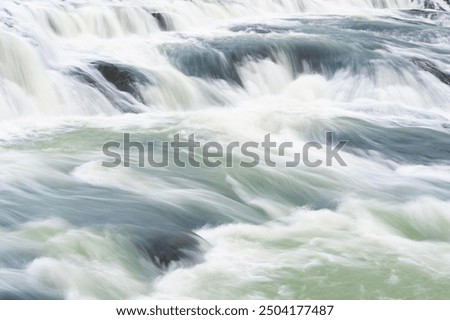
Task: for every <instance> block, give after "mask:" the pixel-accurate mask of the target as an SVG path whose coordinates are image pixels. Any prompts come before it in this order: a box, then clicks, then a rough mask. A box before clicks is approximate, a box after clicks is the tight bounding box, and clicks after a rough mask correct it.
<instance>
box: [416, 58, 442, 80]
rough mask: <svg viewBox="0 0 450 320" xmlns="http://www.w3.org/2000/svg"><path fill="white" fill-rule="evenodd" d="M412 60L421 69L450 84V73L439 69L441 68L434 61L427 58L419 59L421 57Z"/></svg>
mask: <svg viewBox="0 0 450 320" xmlns="http://www.w3.org/2000/svg"><path fill="white" fill-rule="evenodd" d="M412 62H413V63H414V64H415V65H416V66H418V67H419V68H420V69H422V70H424V71H427V72H429V73H431V74H432V75H434V76H435V77H436V78H438V79H439V80H440V81H441V82H443V83H445V84H446V85H449V86H450V74H448V73H445V72H443V71H441V70H439V68H438V67H437V66H436V65H435V64H434V63H433V62H431V61H428V60H425V59H419V58H414V59H412Z"/></svg>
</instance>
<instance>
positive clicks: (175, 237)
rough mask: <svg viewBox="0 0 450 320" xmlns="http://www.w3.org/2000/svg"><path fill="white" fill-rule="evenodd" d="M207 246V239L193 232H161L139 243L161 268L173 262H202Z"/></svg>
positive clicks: (144, 252) (165, 267) (146, 255)
mask: <svg viewBox="0 0 450 320" xmlns="http://www.w3.org/2000/svg"><path fill="white" fill-rule="evenodd" d="M206 246H207V243H206V241H205V240H204V239H203V238H201V237H200V236H198V235H196V234H195V233H192V232H191V233H190V232H176V233H175V232H168V233H163V232H161V233H159V234H157V235H154V236H151V237H150V238H148V239H147V241H146V242H145V243H139V244H138V245H137V247H138V249H139V250H140V251H141V252H142V253H143V254H144V256H145V257H146V258H148V259H149V260H151V261H152V262H153V263H154V264H155V265H156V266H158V267H159V268H161V269H167V268H168V267H169V265H170V264H171V263H172V262H181V263H184V264H188V265H192V264H195V263H198V262H201V261H202V260H203V259H202V255H203V253H204V252H205V248H206Z"/></svg>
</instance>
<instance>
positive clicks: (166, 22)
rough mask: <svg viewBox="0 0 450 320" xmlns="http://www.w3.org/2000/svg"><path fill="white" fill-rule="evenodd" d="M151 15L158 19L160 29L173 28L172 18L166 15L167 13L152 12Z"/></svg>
mask: <svg viewBox="0 0 450 320" xmlns="http://www.w3.org/2000/svg"><path fill="white" fill-rule="evenodd" d="M151 15H152V16H153V18H155V19H156V22H157V23H158V27H159V29H161V30H163V31H169V30H171V27H170V26H171V23H170V19H169V18H168V17H166V15H165V14H164V13H161V12H152V13H151Z"/></svg>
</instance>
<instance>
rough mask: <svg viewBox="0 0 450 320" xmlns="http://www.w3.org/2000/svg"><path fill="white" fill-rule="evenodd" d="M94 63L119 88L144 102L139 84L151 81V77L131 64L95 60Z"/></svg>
mask: <svg viewBox="0 0 450 320" xmlns="http://www.w3.org/2000/svg"><path fill="white" fill-rule="evenodd" d="M92 65H93V66H94V68H95V69H97V70H98V71H99V72H100V73H101V74H102V76H103V77H104V78H105V79H106V80H107V81H108V82H110V83H112V84H113V85H114V86H115V87H116V88H117V89H119V90H120V91H123V92H127V93H129V94H131V95H132V96H133V97H135V98H136V99H137V100H138V101H141V102H143V98H142V96H141V94H140V93H139V87H138V86H139V84H149V83H150V81H149V79H148V78H147V77H146V76H145V75H144V74H143V73H141V72H139V71H138V70H136V69H134V68H132V67H129V66H125V65H120V64H112V63H109V62H104V61H97V62H93V63H92Z"/></svg>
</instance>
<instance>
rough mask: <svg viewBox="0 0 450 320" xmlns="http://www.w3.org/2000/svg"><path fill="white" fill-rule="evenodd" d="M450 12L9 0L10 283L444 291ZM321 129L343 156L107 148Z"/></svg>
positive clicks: (0, 289) (94, 291)
mask: <svg viewBox="0 0 450 320" xmlns="http://www.w3.org/2000/svg"><path fill="white" fill-rule="evenodd" d="M449 27H450V4H449V2H448V1H446V0H434V1H432V0H428V1H421V0H415V1H414V0H413V1H411V0H248V1H247V0H246V1H244V0H191V1H182V0H152V1H144V0H136V1H131V0H116V1H106V0H104V1H94V0H93V1H87V0H67V1H66V0H52V1H39V0H34V1H32V0H11V1H10V0H6V1H1V4H0V161H1V164H0V239H1V240H0V298H3V299H6V298H9V299H47V298H48V299H63V298H65V299H142V298H143V299H150V298H158V299H160V298H164V299H166V298H170V299H172V298H175V299H191V298H193V299H383V298H386V299H399V298H401V299H419V298H420V299H450V201H449V198H450V87H449V86H450V29H449ZM327 131H332V132H334V134H335V139H340V140H349V143H348V144H347V146H346V147H345V149H344V152H343V154H342V157H343V158H345V161H346V163H347V165H348V166H347V167H342V166H337V165H334V166H331V167H326V166H324V167H319V168H309V167H307V166H304V165H301V166H298V167H296V168H286V167H285V166H278V167H276V168H274V167H271V166H268V165H264V164H261V165H259V166H258V167H256V168H251V169H250V168H240V167H238V166H234V167H232V168H227V167H219V168H215V169H212V168H205V167H202V168H179V167H176V166H174V165H171V166H169V167H166V168H154V167H150V166H146V167H145V168H139V167H138V166H131V167H130V168H126V167H124V166H119V167H116V168H107V167H104V166H102V162H103V161H105V160H107V158H106V157H105V155H104V154H103V153H102V146H103V144H105V143H106V142H108V141H114V140H116V141H122V137H123V134H124V133H130V134H131V136H132V137H133V139H135V140H137V141H142V142H147V141H157V142H158V141H159V142H161V141H170V139H171V137H173V136H174V135H175V134H176V133H180V134H181V136H182V137H183V138H186V137H187V136H188V135H189V134H191V133H195V134H196V136H197V139H199V140H200V141H203V142H205V141H218V142H220V143H222V144H226V143H228V142H230V141H240V142H246V141H261V140H262V139H263V137H264V136H265V135H266V134H267V133H271V134H272V137H273V139H275V140H276V141H280V142H281V141H291V142H294V143H296V144H303V143H305V142H308V141H319V142H324V139H325V135H324V134H325V132H327ZM318 154H319V156H320V154H321V152H318ZM133 157H134V158H133V161H136V160H137V158H136V157H137V156H136V155H133ZM234 157H235V160H239V159H240V158H241V157H242V156H240V155H239V154H236V155H235V156H234ZM290 157H291V155H289V154H287V155H286V156H284V157H282V156H279V158H278V160H279V161H282V160H283V159H285V158H290ZM197 235H198V237H197ZM180 243H181V244H180ZM185 243H187V244H188V245H192V247H191V248H188V249H189V250H188V251H190V254H186V256H184V257H182V259H181V260H179V261H172V262H170V263H167V264H166V265H161V264H159V265H158V263H157V262H158V261H156V260H155V258H154V257H153V256H152V254H154V253H155V252H156V255H159V256H164V255H168V256H170V255H171V254H175V255H176V254H180V252H186V250H187V249H186V248H185V247H183V246H184V244H185ZM178 245H180V246H181V249H180V248H177V246H178ZM180 250H181V251H180ZM183 250H184V251H183ZM169 260H170V259H169ZM175 260H176V259H175Z"/></svg>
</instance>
